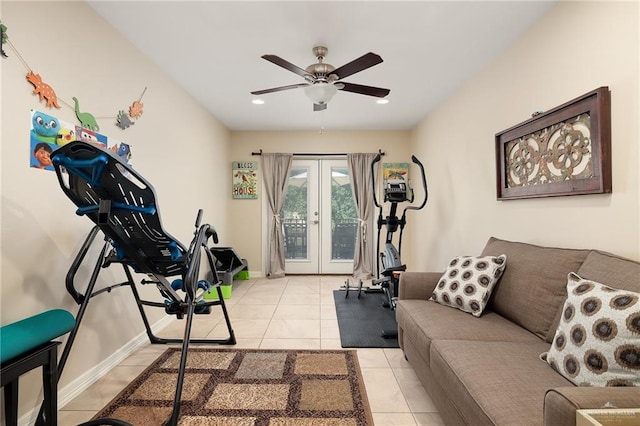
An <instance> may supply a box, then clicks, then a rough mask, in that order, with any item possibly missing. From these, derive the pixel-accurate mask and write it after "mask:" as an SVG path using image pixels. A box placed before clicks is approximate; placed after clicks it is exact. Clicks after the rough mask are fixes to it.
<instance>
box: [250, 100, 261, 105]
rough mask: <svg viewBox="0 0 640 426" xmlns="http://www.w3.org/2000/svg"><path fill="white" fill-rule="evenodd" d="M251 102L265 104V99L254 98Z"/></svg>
mask: <svg viewBox="0 0 640 426" xmlns="http://www.w3.org/2000/svg"><path fill="white" fill-rule="evenodd" d="M251 103H252V104H254V105H262V104H264V101H263V100H262V99H254V100H252V101H251Z"/></svg>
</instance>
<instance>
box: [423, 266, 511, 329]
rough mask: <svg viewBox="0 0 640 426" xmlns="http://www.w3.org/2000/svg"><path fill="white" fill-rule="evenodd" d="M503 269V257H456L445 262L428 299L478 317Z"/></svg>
mask: <svg viewBox="0 0 640 426" xmlns="http://www.w3.org/2000/svg"><path fill="white" fill-rule="evenodd" d="M505 266H507V256H505V255H504V254H503V255H500V256H498V257H495V256H483V257H471V256H459V257H456V258H454V259H453V260H452V261H451V262H449V266H448V267H447V270H446V271H444V274H443V275H442V277H441V278H440V281H438V285H437V286H436V288H435V289H434V290H433V294H432V295H431V299H432V300H434V301H436V302H438V303H440V304H441V305H446V306H452V307H454V308H458V309H460V310H461V311H464V312H469V313H470V314H473V316H475V317H479V316H480V315H482V311H483V310H484V308H485V306H487V302H488V301H489V296H491V290H493V287H494V286H495V285H496V283H497V282H498V280H499V279H500V277H501V276H502V272H503V271H504V268H505Z"/></svg>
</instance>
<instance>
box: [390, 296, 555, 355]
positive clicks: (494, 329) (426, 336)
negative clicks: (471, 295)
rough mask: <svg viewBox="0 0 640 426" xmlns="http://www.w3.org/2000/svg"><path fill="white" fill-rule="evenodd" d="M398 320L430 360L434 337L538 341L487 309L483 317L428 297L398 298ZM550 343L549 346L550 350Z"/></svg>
mask: <svg viewBox="0 0 640 426" xmlns="http://www.w3.org/2000/svg"><path fill="white" fill-rule="evenodd" d="M396 321H397V322H398V326H399V327H401V328H402V330H403V337H404V338H405V339H407V338H408V339H411V340H412V343H413V344H414V345H415V346H416V348H419V349H420V350H421V351H423V356H424V357H425V360H426V361H429V346H430V345H431V341H432V340H434V339H445V340H456V339H457V340H486V341H509V342H531V343H535V342H538V341H539V340H540V339H538V338H537V337H536V336H535V335H533V334H532V333H530V332H528V331H527V330H525V329H523V328H522V327H519V326H517V325H516V324H514V323H512V322H511V321H508V320H507V319H505V318H503V317H501V316H500V315H498V314H496V313H495V312H490V311H487V312H485V314H484V315H482V318H480V319H478V318H474V317H473V316H471V315H469V314H467V313H465V312H462V311H459V310H457V309H451V308H449V307H447V306H443V305H439V304H437V303H434V302H429V301H426V300H415V299H408V300H402V299H401V300H398V304H397V306H396ZM548 348H549V347H548V345H547V346H546V349H545V350H547V349H548Z"/></svg>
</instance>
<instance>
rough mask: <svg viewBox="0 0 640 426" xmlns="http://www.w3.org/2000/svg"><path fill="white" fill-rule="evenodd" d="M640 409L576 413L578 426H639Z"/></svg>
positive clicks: (614, 409)
mask: <svg viewBox="0 0 640 426" xmlns="http://www.w3.org/2000/svg"><path fill="white" fill-rule="evenodd" d="M637 425H640V408H600V409H589V410H577V411H576V426H637Z"/></svg>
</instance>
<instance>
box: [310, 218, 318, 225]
mask: <svg viewBox="0 0 640 426" xmlns="http://www.w3.org/2000/svg"><path fill="white" fill-rule="evenodd" d="M311 223H313V224H314V225H317V224H318V223H320V221H319V220H318V219H316V220H312V221H311Z"/></svg>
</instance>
